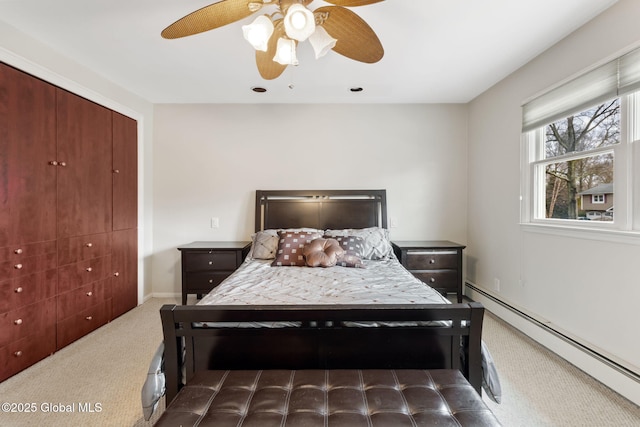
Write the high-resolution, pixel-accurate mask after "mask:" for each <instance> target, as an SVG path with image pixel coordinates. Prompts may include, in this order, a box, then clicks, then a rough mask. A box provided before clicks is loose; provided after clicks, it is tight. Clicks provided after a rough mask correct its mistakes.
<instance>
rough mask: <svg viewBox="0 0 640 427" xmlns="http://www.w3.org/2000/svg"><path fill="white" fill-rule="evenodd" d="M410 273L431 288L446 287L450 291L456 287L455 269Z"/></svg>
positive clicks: (456, 276)
mask: <svg viewBox="0 0 640 427" xmlns="http://www.w3.org/2000/svg"><path fill="white" fill-rule="evenodd" d="M411 274H413V275H414V276H415V277H417V278H418V279H420V280H421V281H423V282H424V283H426V284H427V285H429V286H431V287H432V288H447V289H451V290H452V291H456V290H457V289H458V271H457V270H428V271H412V272H411Z"/></svg>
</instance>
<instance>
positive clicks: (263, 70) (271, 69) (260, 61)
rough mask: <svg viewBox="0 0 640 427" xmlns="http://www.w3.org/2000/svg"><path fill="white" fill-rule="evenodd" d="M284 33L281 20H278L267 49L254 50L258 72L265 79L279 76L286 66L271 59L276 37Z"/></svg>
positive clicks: (274, 50)
mask: <svg viewBox="0 0 640 427" xmlns="http://www.w3.org/2000/svg"><path fill="white" fill-rule="evenodd" d="M284 34H285V31H284V25H283V23H282V20H279V21H277V22H276V23H275V28H274V29H273V34H272V35H271V38H270V39H269V43H268V44H267V51H266V52H263V51H261V50H256V65H257V66H258V72H260V75H261V76H262V78H263V79H265V80H273V79H275V78H277V77H280V74H282V73H283V71H284V69H285V68H287V66H286V65H283V64H280V63H279V62H276V61H274V60H273V57H274V56H275V55H276V50H277V48H278V39H279V38H280V37H282V36H284Z"/></svg>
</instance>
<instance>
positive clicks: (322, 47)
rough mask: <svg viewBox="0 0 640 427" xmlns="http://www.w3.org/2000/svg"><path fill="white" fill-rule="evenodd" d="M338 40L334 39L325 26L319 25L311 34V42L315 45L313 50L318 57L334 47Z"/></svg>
mask: <svg viewBox="0 0 640 427" xmlns="http://www.w3.org/2000/svg"><path fill="white" fill-rule="evenodd" d="M337 41H338V40H336V39H334V38H333V37H331V36H330V35H329V33H327V30H325V29H324V28H323V27H321V26H320V25H318V26H317V27H316V30H315V31H314V33H313V34H311V36H309V43H311V46H312V47H313V51H314V52H315V53H316V59H318V58H321V57H323V56H325V55H326V54H327V52H329V50H331V49H333V47H334V46H335V45H336V42H337Z"/></svg>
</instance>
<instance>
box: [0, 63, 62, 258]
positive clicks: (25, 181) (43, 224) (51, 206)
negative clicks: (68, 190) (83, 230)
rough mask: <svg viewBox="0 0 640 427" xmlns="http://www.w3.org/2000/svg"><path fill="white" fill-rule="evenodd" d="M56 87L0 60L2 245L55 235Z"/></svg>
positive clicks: (0, 238)
mask: <svg viewBox="0 0 640 427" xmlns="http://www.w3.org/2000/svg"><path fill="white" fill-rule="evenodd" d="M55 99H56V98H55V88H54V87H52V86H51V85H49V84H48V83H45V82H43V81H42V80H39V79H37V78H35V77H33V76H30V75H28V74H25V73H23V72H21V71H18V70H16V69H15V68H12V67H10V66H8V65H5V64H0V248H2V247H3V246H7V245H14V244H23V243H33V242H42V241H47V240H55V239H56V167H55V166H54V165H52V164H50V162H53V161H55V160H56V116H55Z"/></svg>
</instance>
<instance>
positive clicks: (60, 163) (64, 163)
mask: <svg viewBox="0 0 640 427" xmlns="http://www.w3.org/2000/svg"><path fill="white" fill-rule="evenodd" d="M58 166H62V167H65V166H67V162H58Z"/></svg>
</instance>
